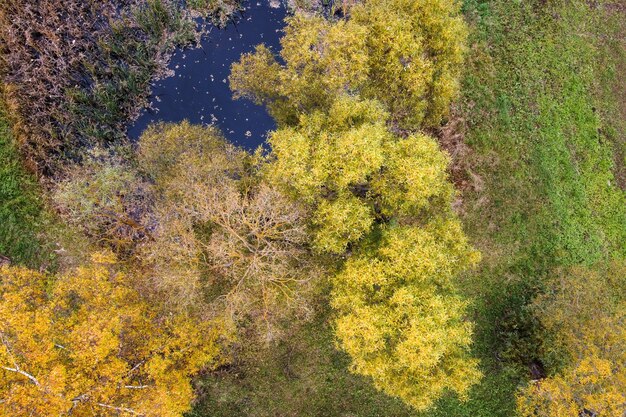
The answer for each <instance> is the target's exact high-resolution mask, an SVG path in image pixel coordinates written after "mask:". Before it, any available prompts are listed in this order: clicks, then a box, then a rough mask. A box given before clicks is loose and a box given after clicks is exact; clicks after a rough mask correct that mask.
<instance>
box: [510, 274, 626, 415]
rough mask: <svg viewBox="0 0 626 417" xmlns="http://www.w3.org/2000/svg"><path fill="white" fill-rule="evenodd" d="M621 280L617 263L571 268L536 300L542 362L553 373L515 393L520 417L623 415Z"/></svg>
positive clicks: (625, 363) (625, 335) (625, 342)
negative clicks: (541, 335) (548, 366)
mask: <svg viewBox="0 0 626 417" xmlns="http://www.w3.org/2000/svg"><path fill="white" fill-rule="evenodd" d="M598 270H599V271H601V272H599V271H598ZM624 279H626V268H625V266H624V265H620V264H618V263H616V264H613V265H611V266H609V267H608V268H604V267H600V266H599V267H597V268H596V270H591V269H588V268H585V267H575V268H571V269H570V270H568V271H565V272H563V273H561V274H560V275H558V276H557V277H556V278H555V279H554V280H552V281H551V282H550V284H549V287H548V291H547V292H546V293H545V294H544V295H542V296H540V297H538V298H537V299H536V300H535V302H534V309H535V312H536V314H537V316H538V318H539V320H540V321H541V324H542V326H543V327H544V329H545V333H546V336H545V341H544V344H543V345H544V346H543V351H544V360H546V361H547V363H548V364H549V365H552V366H553V367H555V368H556V369H555V372H552V374H551V375H550V376H549V377H548V378H545V379H542V380H538V381H533V382H531V383H530V384H529V385H528V386H527V387H526V388H524V389H523V390H522V391H520V394H519V396H518V402H517V404H518V410H519V412H520V415H522V416H523V417H531V416H532V417H578V416H581V415H590V416H591V415H596V416H606V417H621V416H623V415H624V413H626V325H625V323H626V303H625V299H624V297H623V288H624ZM584 413H586V414H584Z"/></svg>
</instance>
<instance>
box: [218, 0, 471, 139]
mask: <svg viewBox="0 0 626 417" xmlns="http://www.w3.org/2000/svg"><path fill="white" fill-rule="evenodd" d="M465 36H466V34H465V26H464V23H463V19H462V17H461V16H460V13H459V7H458V4H457V2H455V1H448V0H435V1H428V2H422V1H415V0H387V1H364V2H362V3H357V4H356V5H354V6H352V7H351V8H350V11H349V18H348V19H340V20H338V21H329V20H326V19H324V18H322V17H311V16H307V15H302V14H296V16H294V17H292V18H290V19H288V24H287V27H286V29H285V36H284V37H283V38H282V39H281V47H282V48H281V50H280V61H281V62H284V64H280V63H279V60H277V59H276V58H275V56H274V51H271V50H270V49H268V48H267V47H266V46H264V45H260V46H258V47H257V49H256V51H255V52H254V53H252V54H245V55H243V56H242V58H241V60H240V62H239V63H236V64H234V65H233V68H232V74H231V77H230V82H231V87H232V89H233V91H234V92H235V96H236V97H237V96H238V97H247V98H251V99H253V100H255V101H256V102H257V103H260V104H265V105H267V106H268V107H269V109H270V111H271V113H272V115H273V116H274V117H275V118H276V119H277V121H278V122H279V124H285V123H287V124H292V123H296V122H297V120H298V114H301V113H308V112H310V111H312V110H314V109H316V108H320V107H321V108H328V107H329V106H330V104H331V103H332V101H333V100H334V98H335V96H336V95H338V94H339V95H340V94H344V93H348V94H358V95H360V96H362V97H363V98H366V99H375V100H378V101H379V102H381V104H383V105H384V106H385V108H386V109H387V110H389V112H390V114H391V120H392V122H393V124H394V126H396V127H397V128H399V129H403V130H415V129H419V128H420V127H422V126H437V125H438V124H439V123H440V122H441V120H442V117H445V116H446V115H447V113H448V106H449V103H450V100H451V99H453V98H454V97H455V96H456V94H457V92H458V89H459V85H458V75H459V73H460V68H461V64H462V60H463V51H464V41H465Z"/></svg>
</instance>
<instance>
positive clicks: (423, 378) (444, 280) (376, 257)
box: [331, 220, 480, 410]
mask: <svg viewBox="0 0 626 417" xmlns="http://www.w3.org/2000/svg"><path fill="white" fill-rule="evenodd" d="M379 239H381V242H380V244H379V245H377V246H375V247H374V248H369V249H365V250H364V251H363V252H362V253H359V254H357V255H356V256H353V257H352V258H350V259H349V260H348V261H347V262H346V264H345V267H344V269H343V270H342V271H341V272H340V273H339V274H338V275H337V276H336V277H335V278H334V290H333V292H332V295H331V304H332V306H333V307H334V308H335V309H336V311H337V319H336V322H335V325H336V335H337V337H338V339H339V345H340V347H341V348H342V349H344V350H345V351H346V352H347V353H348V354H350V357H351V358H352V368H353V370H354V371H355V372H357V373H359V374H362V375H366V376H369V377H371V378H372V380H373V382H374V384H375V385H376V387H378V388H379V389H381V390H383V391H385V392H386V393H388V394H390V395H393V396H397V397H400V398H401V399H402V400H403V401H405V402H406V403H408V404H410V405H412V406H413V407H415V408H416V409H417V410H425V409H427V408H428V407H430V406H431V405H432V403H433V402H434V401H435V400H436V399H437V398H439V397H440V396H441V395H442V393H443V392H444V391H445V390H451V391H454V392H456V393H458V394H459V395H460V396H461V397H463V396H464V395H465V394H466V393H467V390H468V389H469V387H470V386H471V385H472V384H473V383H475V382H476V381H477V380H478V379H479V378H480V372H479V371H478V369H477V361H476V360H475V359H472V358H471V356H470V354H469V346H470V344H471V329H472V326H471V324H470V323H469V322H467V321H465V320H464V318H463V313H464V309H465V305H466V303H465V302H464V301H463V300H462V299H461V298H460V297H459V296H457V295H455V290H454V285H453V278H454V277H455V276H456V275H457V274H459V273H460V272H462V271H463V270H465V269H467V268H468V267H470V266H472V265H473V264H475V263H476V262H477V261H478V257H479V256H478V254H477V253H476V252H475V251H473V250H472V249H471V247H470V246H469V245H468V243H467V241H466V239H465V237H464V235H463V232H462V230H461V227H460V225H459V223H458V221H456V220H437V221H433V222H431V223H430V224H428V225H427V226H425V227H389V228H385V229H384V230H383V232H382V236H381V237H379ZM365 248H368V246H367V245H365Z"/></svg>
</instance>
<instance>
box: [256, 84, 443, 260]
mask: <svg viewBox="0 0 626 417" xmlns="http://www.w3.org/2000/svg"><path fill="white" fill-rule="evenodd" d="M386 120H387V113H386V112H385V111H384V109H383V108H382V107H381V106H380V104H379V103H377V102H376V101H373V100H360V99H359V98H357V97H351V96H339V97H338V98H337V99H336V100H335V101H334V102H333V103H332V104H331V106H330V108H329V109H328V112H321V111H316V112H313V113H311V114H309V115H302V116H301V117H300V122H299V124H298V125H297V126H294V127H284V128H281V129H278V130H277V131H276V132H273V133H272V134H271V135H270V137H269V140H268V141H269V143H270V145H271V146H272V153H271V156H270V162H269V164H268V165H267V166H266V167H265V168H264V171H265V175H266V178H267V181H268V182H270V183H272V184H276V185H277V186H279V187H281V188H282V189H284V190H285V192H286V193H288V194H289V195H291V196H292V197H294V198H295V199H298V200H300V201H303V202H304V203H305V204H307V205H309V206H311V207H312V208H313V214H312V225H313V227H314V245H315V247H316V248H317V249H318V250H319V251H321V252H330V253H342V252H343V251H344V250H345V249H346V247H347V246H348V245H349V244H353V243H355V242H357V241H358V240H359V239H361V238H362V237H363V236H365V235H366V234H367V233H368V232H369V231H370V230H371V227H372V225H373V224H375V223H376V222H385V221H387V220H389V219H390V218H394V217H395V218H402V217H404V218H408V217H418V216H420V215H424V214H425V213H426V212H433V213H443V212H449V211H450V208H449V206H450V199H451V197H452V187H451V185H450V184H449V182H448V181H447V173H446V168H447V164H448V158H447V157H446V156H445V154H444V153H442V152H441V151H440V150H439V148H438V145H437V143H436V142H435V141H434V140H433V139H431V138H429V137H427V136H425V135H422V134H415V135H412V136H410V137H408V138H406V139H402V138H399V137H397V136H394V135H392V134H391V133H390V132H389V131H388V129H387V127H386V126H385V121H386Z"/></svg>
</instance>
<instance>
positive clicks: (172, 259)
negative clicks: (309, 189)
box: [140, 123, 320, 340]
mask: <svg viewBox="0 0 626 417" xmlns="http://www.w3.org/2000/svg"><path fill="white" fill-rule="evenodd" d="M251 159H254V157H250V156H249V155H246V154H245V153H244V152H242V151H239V150H238V149H237V148H235V147H234V146H232V145H230V144H228V143H226V142H225V140H224V139H223V138H222V137H221V136H219V135H218V132H217V131H216V129H214V128H212V127H208V128H205V127H201V126H191V125H189V124H187V123H183V124H181V125H159V126H157V127H154V128H152V129H150V130H148V132H146V133H145V134H144V135H143V137H142V138H141V141H140V162H141V164H142V166H143V167H144V169H146V171H147V173H148V174H149V175H150V176H151V177H152V178H153V180H154V181H155V187H156V189H157V190H158V194H157V196H156V205H155V219H158V220H157V221H155V230H154V241H151V242H148V243H146V245H145V253H146V257H147V259H149V260H150V261H152V263H153V265H154V269H155V271H154V277H155V278H154V280H155V283H156V285H157V286H158V287H160V288H161V289H162V290H164V291H166V292H167V293H169V294H170V297H169V299H170V301H172V302H174V303H176V304H178V305H181V306H183V307H193V306H195V307H198V306H204V308H205V309H206V311H207V313H210V314H223V313H224V312H226V315H227V316H228V317H229V318H230V319H232V321H233V322H234V323H236V324H237V325H239V327H240V328H246V329H253V330H254V331H256V332H257V334H260V335H261V336H262V337H264V338H266V339H268V340H269V339H274V338H276V337H277V336H278V335H279V333H280V332H281V325H280V324H281V323H282V322H283V321H284V320H285V319H287V318H290V317H291V318H293V317H294V315H295V316H296V317H302V318H304V317H307V315H308V313H309V306H308V304H307V297H306V294H307V293H308V291H309V290H310V289H311V286H310V284H311V283H312V281H313V279H314V278H315V277H317V276H319V274H320V271H319V270H318V269H317V268H318V267H317V266H316V263H315V262H314V260H313V259H312V256H311V254H310V251H309V247H308V236H309V234H308V231H307V229H306V226H305V225H306V222H305V219H306V217H307V213H306V211H305V210H304V208H303V207H301V206H300V205H299V204H297V203H294V202H292V201H291V199H288V198H286V197H285V196H284V195H283V194H281V193H280V192H278V191H277V190H276V189H274V188H272V187H270V186H268V185H266V184H264V183H260V182H259V181H258V180H257V179H256V178H255V172H254V171H255V169H254V165H255V164H254V163H251V162H250V160H251Z"/></svg>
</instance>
